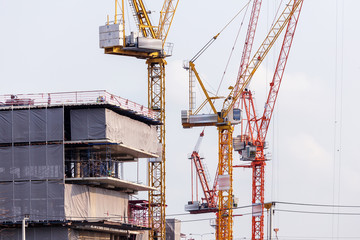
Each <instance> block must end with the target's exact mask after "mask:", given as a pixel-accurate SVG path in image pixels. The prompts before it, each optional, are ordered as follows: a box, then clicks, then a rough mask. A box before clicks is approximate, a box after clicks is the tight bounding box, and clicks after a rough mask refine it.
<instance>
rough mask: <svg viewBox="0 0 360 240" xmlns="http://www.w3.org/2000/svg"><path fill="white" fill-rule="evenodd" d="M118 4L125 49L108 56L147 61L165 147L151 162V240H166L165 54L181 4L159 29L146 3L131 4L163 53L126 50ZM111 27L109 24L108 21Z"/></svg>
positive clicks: (170, 7)
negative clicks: (174, 19) (150, 15)
mask: <svg viewBox="0 0 360 240" xmlns="http://www.w3.org/2000/svg"><path fill="white" fill-rule="evenodd" d="M119 2H120V1H119V0H115V21H114V22H115V23H117V21H118V20H117V18H118V16H117V15H118V8H120V14H121V18H120V23H121V24H123V26H124V44H123V45H124V46H114V47H107V48H105V49H104V52H105V54H115V55H123V56H131V57H136V58H140V59H146V64H147V65H148V107H149V108H150V109H152V110H154V111H156V112H157V120H159V122H161V125H160V126H159V127H158V140H159V143H160V144H161V145H162V149H161V153H160V156H159V159H156V160H154V161H149V163H148V170H149V173H148V176H149V185H150V186H151V187H155V188H156V189H157V190H155V191H152V192H149V226H150V227H151V229H152V230H151V231H149V238H150V239H158V240H165V239H166V235H165V234H166V231H165V207H166V203H165V160H166V158H165V66H166V61H165V58H166V57H167V56H170V54H169V53H167V52H165V50H164V46H165V40H166V38H167V35H168V33H169V29H170V26H171V23H172V21H173V18H174V14H175V12H176V8H177V5H178V3H179V0H165V1H164V4H163V6H162V9H161V11H160V18H159V25H158V26H153V25H152V24H151V20H150V18H149V12H148V11H147V10H146V8H145V5H144V2H143V1H142V0H130V1H129V3H130V7H131V9H132V11H133V14H134V16H135V19H136V23H137V25H138V27H139V32H140V33H141V34H142V36H143V37H146V38H153V39H160V40H162V51H155V50H154V51H148V50H147V51H141V50H139V49H137V50H134V49H129V48H126V47H125V46H126V44H125V24H124V23H125V20H124V19H125V18H124V0H122V1H121V4H120V3H119ZM108 23H109V21H108Z"/></svg>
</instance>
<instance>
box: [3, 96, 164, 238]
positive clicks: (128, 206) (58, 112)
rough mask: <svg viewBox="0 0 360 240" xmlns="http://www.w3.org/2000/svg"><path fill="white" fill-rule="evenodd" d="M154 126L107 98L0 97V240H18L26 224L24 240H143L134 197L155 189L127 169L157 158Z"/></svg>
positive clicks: (130, 106) (144, 224) (143, 112)
mask: <svg viewBox="0 0 360 240" xmlns="http://www.w3.org/2000/svg"><path fill="white" fill-rule="evenodd" d="M158 125H159V122H157V121H156V120H155V115H154V113H153V112H152V111H151V110H149V109H147V108H145V107H143V106H141V105H139V104H136V103H134V102H131V101H128V100H126V99H122V98H120V97H117V96H114V95H112V94H110V93H108V92H106V91H91V92H69V93H46V94H26V95H17V96H16V95H4V96H0V193H1V198H0V214H1V217H0V219H1V220H0V224H1V227H2V231H1V232H0V239H1V240H5V239H12V240H17V239H22V228H21V227H22V220H24V219H27V218H28V220H27V221H26V223H27V228H26V239H28V240H35V239H36V240H42V239H44V240H45V239H46V240H55V239H56V240H59V239H61V240H65V239H72V240H73V239H99V240H103V239H104V240H105V239H106V240H118V239H144V238H147V236H148V230H149V226H148V219H147V209H148V203H147V201H146V200H134V198H132V195H134V194H137V193H138V192H140V191H152V190H154V189H153V188H151V187H149V186H148V185H144V184H140V183H138V182H131V181H127V180H125V179H124V171H126V169H124V162H136V161H146V160H144V159H143V158H146V159H149V161H151V159H154V160H156V158H158V157H159V156H158V155H159V154H158V151H159V144H158V140H157V126H158ZM160 149H161V148H160ZM135 165H136V164H135ZM127 174H129V175H130V174H131V173H128V172H127ZM141 174H147V173H141ZM133 175H136V172H134V173H133Z"/></svg>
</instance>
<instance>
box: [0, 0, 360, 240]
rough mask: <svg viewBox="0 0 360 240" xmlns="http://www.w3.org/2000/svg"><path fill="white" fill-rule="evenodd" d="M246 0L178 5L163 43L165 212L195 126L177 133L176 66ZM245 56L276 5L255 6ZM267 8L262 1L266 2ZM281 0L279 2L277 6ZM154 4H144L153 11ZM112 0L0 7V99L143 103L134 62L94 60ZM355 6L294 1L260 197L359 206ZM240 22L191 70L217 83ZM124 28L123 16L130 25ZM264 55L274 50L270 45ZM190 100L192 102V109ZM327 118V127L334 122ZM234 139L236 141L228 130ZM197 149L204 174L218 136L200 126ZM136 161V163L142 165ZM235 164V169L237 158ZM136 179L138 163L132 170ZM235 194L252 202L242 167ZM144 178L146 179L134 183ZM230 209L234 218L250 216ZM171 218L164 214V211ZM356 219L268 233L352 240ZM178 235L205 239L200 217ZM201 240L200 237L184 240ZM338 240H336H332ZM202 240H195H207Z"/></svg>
mask: <svg viewBox="0 0 360 240" xmlns="http://www.w3.org/2000/svg"><path fill="white" fill-rule="evenodd" d="M246 2H247V0H241V1H235V0H228V1H225V2H221V1H213V0H210V1H205V0H199V1H182V0H180V3H179V7H178V10H177V13H176V16H175V19H174V23H173V26H172V29H171V33H170V35H169V37H168V41H169V42H173V43H175V48H174V52H173V56H172V57H171V58H169V59H167V61H168V66H167V75H166V81H167V82H166V84H167V92H166V104H167V106H166V112H167V163H166V166H167V177H166V185H167V193H166V194H167V204H168V208H167V213H168V214H177V213H184V205H185V204H186V202H187V201H188V200H190V199H191V192H190V163H189V160H187V155H188V153H190V152H191V151H192V149H193V147H194V145H195V143H196V140H197V137H198V134H199V133H200V131H201V129H192V130H188V129H186V130H184V129H182V127H181V122H180V111H181V110H182V109H187V106H188V105H187V103H188V78H187V72H186V71H185V70H183V69H182V62H183V60H185V59H190V58H191V57H192V56H193V55H194V54H195V53H196V52H197V51H198V50H199V49H200V48H201V47H202V46H203V45H204V44H205V43H206V42H207V41H208V40H209V39H210V38H211V37H212V36H214V35H215V34H216V33H217V32H218V31H219V30H220V29H221V28H222V27H223V26H224V25H225V24H226V23H227V22H228V21H229V20H230V19H231V18H232V17H233V16H234V15H235V14H236V12H237V11H239V10H240V9H241V8H242V7H243V6H244V4H245V3H246ZM263 2H264V4H263V7H262V11H261V15H260V18H261V20H260V22H259V28H258V31H257V34H256V41H255V44H254V49H257V47H258V46H259V43H260V42H261V41H262V40H263V39H264V37H265V34H266V31H267V29H268V26H269V25H270V24H271V22H272V19H273V17H274V13H275V12H276V9H277V7H278V5H279V3H280V2H281V1H280V0H273V1H263ZM267 2H270V3H267ZM283 2H286V1H283ZM161 4H162V1H155V2H154V3H152V2H150V1H148V7H149V9H151V10H155V12H154V13H153V20H154V23H157V21H158V14H159V10H160V7H161ZM113 5H114V4H113V0H106V1H93V0H92V1H85V0H77V1H70V0H62V1H49V0H33V1H28V0H27V1H25V0H19V1H11V0H0V26H1V30H2V33H3V34H2V37H1V38H0V78H1V80H2V83H3V84H2V87H1V91H0V94H9V93H15V94H16V93H37V92H60V91H76V90H96V89H105V90H107V91H109V92H111V93H114V94H116V95H119V96H122V97H124V98H129V99H130V100H133V101H135V102H137V103H140V104H144V105H147V71H146V65H145V62H144V61H143V60H138V59H132V58H126V57H120V56H109V55H104V54H103V51H102V50H101V49H99V47H98V26H99V25H103V24H104V22H105V20H106V15H107V14H113ZM358 9H360V1H356V0H312V1H305V3H304V6H303V10H302V14H301V18H300V22H299V25H298V29H297V32H296V36H295V40H294V43H293V47H292V50H291V53H290V58H289V61H288V66H287V69H286V72H285V76H284V81H283V84H282V86H281V90H280V94H279V98H278V101H277V105H276V109H275V112H274V117H273V119H272V123H271V127H270V129H269V131H270V132H269V134H268V141H269V143H270V147H269V149H268V150H269V151H270V152H271V154H272V161H271V162H269V163H268V165H267V167H266V194H265V196H266V197H265V199H266V201H289V202H301V203H319V204H341V205H360V204H359V199H360V185H359V182H360V174H359V170H360V162H359V161H358V158H359V157H358V152H357V148H358V146H359V138H358V136H357V134H358V133H360V125H359V124H358V123H357V122H358V119H359V117H360V115H359V113H358V111H357V110H356V109H357V103H358V102H359V101H358V100H357V96H358V92H359V90H360V82H358V81H357V80H356V79H358V78H359V75H360V63H359V61H358V56H359V55H360V49H359V47H358V42H359V40H360V30H359V29H360V28H359V26H358V24H359V20H358ZM241 18H242V15H241V16H240V17H239V18H237V19H236V21H235V22H234V23H233V24H232V25H231V26H230V27H229V28H228V29H227V30H226V31H225V32H224V33H223V34H222V35H221V36H220V38H219V40H217V41H216V42H215V43H214V44H213V46H212V47H211V48H210V49H209V50H208V51H207V52H206V53H204V54H203V55H202V56H201V57H200V58H199V59H198V61H197V62H196V64H197V66H198V71H199V72H200V73H201V75H202V77H204V78H205V79H206V82H208V83H209V84H210V85H211V86H212V87H214V88H216V87H217V84H218V82H219V80H220V79H221V75H222V73H223V71H224V68H225V64H226V61H227V58H228V56H229V53H230V50H231V47H232V46H233V43H234V39H235V36H236V33H237V30H238V28H239V25H240V21H241ZM130 20H131V21H133V19H132V18H130ZM246 27H247V20H245V22H244V26H243V27H242V30H241V35H240V37H239V44H238V45H237V46H236V48H235V51H234V55H233V61H232V62H231V64H230V67H229V69H228V71H227V74H226V77H225V79H226V80H225V83H224V85H223V88H222V91H221V95H225V94H226V88H227V87H228V86H229V85H232V84H233V79H234V78H235V76H236V75H237V69H238V66H239V59H240V55H241V51H242V42H243V41H244V38H245V35H244V33H245V31H246ZM274 49H277V50H279V49H280V46H279V45H277V46H275V47H274ZM275 61H276V57H275V55H274V54H273V53H271V54H270V55H269V56H268V58H267V60H266V61H264V63H263V64H262V67H261V68H260V69H259V70H258V73H257V74H256V76H255V77H254V80H253V82H252V84H251V88H252V90H253V91H255V93H256V95H255V97H256V102H257V107H258V109H259V112H261V111H262V107H263V105H264V98H265V93H266V90H267V88H266V85H267V84H266V82H269V81H270V79H271V77H272V73H273V66H274V64H275ZM200 99H201V98H200V96H199V101H198V104H199V103H200ZM335 121H336V123H335ZM236 131H237V132H235V134H239V130H238V129H237V130H236ZM205 134H206V139H205V140H204V142H203V145H202V148H201V152H203V153H204V155H205V157H206V161H207V164H208V168H209V170H210V172H211V174H212V175H214V174H215V169H216V165H217V132H216V130H215V129H211V128H207V129H206V133H205ZM144 162H145V160H143V164H142V166H144ZM234 163H235V164H239V160H238V154H237V153H235V154H234ZM142 170H143V172H144V168H142ZM234 171H235V177H234V179H235V180H234V191H235V194H236V197H238V198H239V205H240V206H243V205H249V204H250V203H251V172H250V170H249V169H245V170H242V169H235V170H234ZM143 181H146V178H145V177H144V179H143ZM276 208H277V209H283V210H284V209H289V210H301V211H324V212H333V211H335V212H337V211H339V212H355V213H360V209H359V208H357V209H356V208H350V209H340V210H338V209H337V208H335V209H333V208H320V207H304V206H303V207H295V206H286V205H278V206H276ZM249 210H250V209H246V210H244V211H239V210H236V211H235V213H236V214H240V213H244V212H249ZM213 216H214V215H213V214H207V215H197V216H189V215H184V216H176V217H177V218H179V219H182V220H193V219H202V218H212V217H213ZM170 217H173V216H170ZM359 222H360V215H358V216H345V215H342V216H340V217H338V216H336V215H335V216H333V215H319V214H303V213H286V212H276V214H275V217H274V227H278V228H279V229H280V231H279V236H282V237H281V239H331V237H334V239H349V238H345V237H354V238H353V239H359V238H360V233H359V231H358V229H357V228H356V226H358V225H359ZM182 232H183V233H185V234H189V233H194V234H199V233H211V232H214V230H213V229H212V228H211V227H210V226H209V221H208V220H204V221H198V222H184V223H183V224H182ZM250 235H251V218H250V216H243V217H236V218H234V237H235V239H239V238H244V237H247V238H249V237H250ZM194 237H195V238H196V239H200V236H198V235H197V236H194ZM337 237H338V238H337ZM213 238H214V237H213V236H212V235H204V236H203V240H206V239H213Z"/></svg>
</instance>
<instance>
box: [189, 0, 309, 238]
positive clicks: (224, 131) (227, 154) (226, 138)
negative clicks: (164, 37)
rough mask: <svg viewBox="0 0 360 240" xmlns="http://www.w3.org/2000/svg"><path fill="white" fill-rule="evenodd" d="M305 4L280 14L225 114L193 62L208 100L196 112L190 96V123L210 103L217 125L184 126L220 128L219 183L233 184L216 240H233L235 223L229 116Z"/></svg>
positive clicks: (222, 194) (225, 195)
mask: <svg viewBox="0 0 360 240" xmlns="http://www.w3.org/2000/svg"><path fill="white" fill-rule="evenodd" d="M302 1H303V0H299V1H296V2H294V0H290V1H289V2H288V3H287V4H286V7H285V9H284V11H283V12H282V13H281V14H280V16H279V18H278V19H277V21H276V22H275V23H274V24H273V26H272V28H271V29H270V31H269V33H268V35H267V36H266V38H265V40H264V41H263V43H262V44H261V45H260V47H259V49H258V50H257V52H256V53H255V55H254V56H253V58H252V60H251V61H250V62H249V64H248V66H247V68H246V70H245V71H244V73H243V75H241V76H240V80H239V81H237V83H239V82H240V83H241V86H239V88H238V89H239V90H238V92H236V94H234V89H235V88H233V87H231V88H230V89H232V90H231V91H230V93H229V95H228V97H226V98H225V101H224V103H223V106H222V110H221V111H217V110H216V108H215V105H214V103H213V100H214V99H216V98H218V97H216V96H215V97H210V95H209V94H208V92H207V90H206V89H205V87H204V84H203V83H202V80H201V79H200V76H199V73H198V71H197V70H196V69H195V64H194V62H191V61H190V62H189V67H188V69H189V76H190V78H192V77H193V76H195V77H196V79H197V81H198V83H199V85H200V86H201V89H202V91H203V93H204V95H205V97H206V99H205V101H204V102H203V103H202V104H201V105H200V106H199V108H198V109H196V110H195V111H193V109H192V106H193V105H192V104H193V102H194V99H192V98H193V94H192V93H191V89H190V92H189V93H190V94H189V103H190V109H189V111H188V112H189V119H190V118H191V116H194V115H200V114H199V112H200V111H201V109H202V108H203V107H204V106H205V105H206V104H207V103H209V105H210V107H211V109H212V112H213V114H215V115H217V122H209V121H204V122H203V123H201V122H199V121H197V122H194V123H192V122H191V121H187V122H183V123H182V125H183V127H184V128H191V127H198V126H201V127H203V126H217V128H218V133H219V162H218V167H219V181H220V177H224V178H228V180H229V181H230V182H229V184H228V185H227V186H226V187H225V188H224V189H221V187H220V186H219V198H218V201H219V202H218V206H219V211H218V213H217V231H216V239H219V240H231V239H233V235H232V233H233V231H232V227H233V222H232V221H233V220H232V207H233V187H232V180H233V179H232V178H233V175H232V173H233V165H232V162H233V159H232V152H233V146H232V132H233V126H232V122H231V121H230V120H229V119H228V115H229V114H230V112H231V111H232V110H233V107H234V104H235V102H236V101H237V99H238V98H239V97H240V95H241V93H242V92H243V90H244V89H245V88H246V87H247V86H248V85H249V84H250V81H251V79H252V77H253V76H254V74H255V72H256V70H257V69H258V67H259V66H260V64H261V63H262V62H263V60H264V59H265V57H266V55H267V54H268V52H269V50H270V49H271V47H272V46H273V45H274V43H275V41H276V40H277V38H278V37H279V36H280V34H281V32H282V31H283V29H284V28H285V26H286V25H287V24H288V22H289V20H290V18H291V16H292V15H293V14H294V12H295V11H296V9H297V8H298V7H299V6H300V4H301V2H302ZM190 84H192V80H191V79H190Z"/></svg>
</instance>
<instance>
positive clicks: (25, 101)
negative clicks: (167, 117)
mask: <svg viewBox="0 0 360 240" xmlns="http://www.w3.org/2000/svg"><path fill="white" fill-rule="evenodd" d="M72 104H111V105H115V106H117V107H120V108H121V109H124V110H128V111H132V112H134V113H136V114H140V115H143V116H145V117H149V118H152V119H156V113H155V112H154V111H153V110H151V109H149V108H146V107H144V106H143V105H141V104H138V103H135V102H132V101H130V100H128V99H125V98H121V97H119V96H116V95H113V94H111V93H108V92H107V91H105V90H97V91H77V92H59V93H32V94H17V95H14V94H5V95H0V106H54V105H72Z"/></svg>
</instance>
